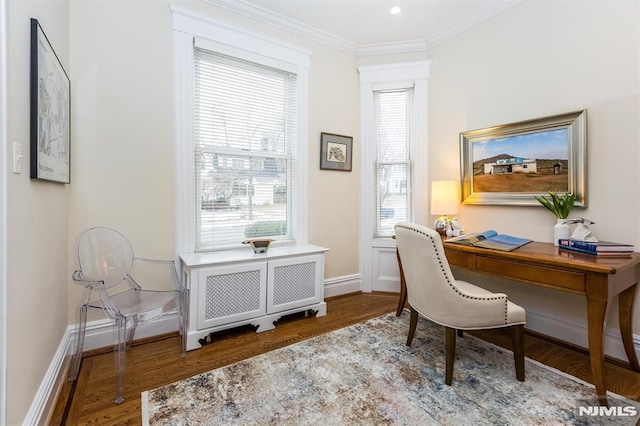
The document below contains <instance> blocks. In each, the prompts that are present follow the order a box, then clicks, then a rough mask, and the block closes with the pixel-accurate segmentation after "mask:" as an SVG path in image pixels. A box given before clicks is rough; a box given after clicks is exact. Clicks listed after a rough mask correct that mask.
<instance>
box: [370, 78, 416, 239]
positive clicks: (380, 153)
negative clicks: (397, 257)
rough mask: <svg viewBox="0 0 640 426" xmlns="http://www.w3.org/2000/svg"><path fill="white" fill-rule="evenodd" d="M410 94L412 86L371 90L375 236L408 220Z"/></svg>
mask: <svg viewBox="0 0 640 426" xmlns="http://www.w3.org/2000/svg"><path fill="white" fill-rule="evenodd" d="M412 96H413V88H407V89H399V90H380V91H374V92H373V105H374V140H375V143H376V152H377V156H376V165H375V168H376V182H375V184H376V188H375V190H376V224H375V230H374V236H375V237H389V236H391V235H393V226H394V225H395V224H396V222H399V221H407V220H411V214H410V212H411V197H410V195H411V155H410V154H411V153H410V148H409V146H410V144H409V138H410V127H409V126H410V120H409V115H410V111H411V102H412Z"/></svg>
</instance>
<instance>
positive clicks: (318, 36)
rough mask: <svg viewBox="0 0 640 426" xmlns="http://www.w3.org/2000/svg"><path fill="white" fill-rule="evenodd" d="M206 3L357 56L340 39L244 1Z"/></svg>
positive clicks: (353, 46) (354, 47) (209, 0)
mask: <svg viewBox="0 0 640 426" xmlns="http://www.w3.org/2000/svg"><path fill="white" fill-rule="evenodd" d="M204 1H205V2H206V3H209V4H212V5H214V6H218V7H221V8H223V9H227V10H230V11H232V12H235V13H237V14H239V15H242V16H245V17H247V18H250V19H253V20H255V21H259V22H262V23H265V24H268V25H271V26H274V27H276V28H280V29H282V30H285V31H289V32H291V33H294V34H297V35H299V36H302V37H305V38H309V39H311V40H315V41H317V42H319V43H322V44H326V45H327V46H331V47H334V48H336V49H339V50H343V51H346V52H348V53H351V54H353V55H357V50H358V46H357V45H356V44H354V43H352V42H350V41H348V40H345V39H343V38H341V37H337V36H335V35H333V34H329V33H328V32H326V31H322V30H319V29H317V28H314V27H312V26H309V25H307V24H303V23H301V22H298V21H296V20H294V19H291V18H287V17H286V16H283V15H280V14H278V13H275V12H271V11H269V10H267V9H264V8H262V7H259V6H256V5H253V4H251V3H247V2H246V1H244V0H204Z"/></svg>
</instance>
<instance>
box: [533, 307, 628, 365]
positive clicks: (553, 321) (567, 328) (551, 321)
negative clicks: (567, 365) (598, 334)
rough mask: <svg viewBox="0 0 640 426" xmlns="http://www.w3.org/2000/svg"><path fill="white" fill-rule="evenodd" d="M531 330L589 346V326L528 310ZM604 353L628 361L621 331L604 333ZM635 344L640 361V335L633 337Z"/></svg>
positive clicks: (582, 345) (581, 345)
mask: <svg viewBox="0 0 640 426" xmlns="http://www.w3.org/2000/svg"><path fill="white" fill-rule="evenodd" d="M525 327H526V328H528V329H529V330H533V331H536V332H538V333H542V334H545V335H547V336H551V337H554V338H556V339H560V340H563V341H565V342H569V343H572V344H574V345H577V346H580V347H582V348H585V349H586V348H587V347H588V346H589V333H588V331H587V324H586V323H585V324H571V323H568V322H566V321H563V320H561V319H558V318H554V317H550V316H549V315H543V314H539V313H536V312H535V311H532V310H531V308H530V307H529V308H528V309H527V325H525ZM603 340H604V353H605V354H606V355H609V356H610V357H613V358H617V359H619V360H622V361H625V362H626V361H628V359H627V354H626V352H625V351H624V345H623V343H622V337H621V336H620V330H619V329H618V328H617V325H616V328H607V329H605V332H604V338H603ZM633 342H634V345H635V348H636V356H637V357H638V359H640V335H637V334H634V335H633Z"/></svg>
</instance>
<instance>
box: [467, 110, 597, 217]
mask: <svg viewBox="0 0 640 426" xmlns="http://www.w3.org/2000/svg"><path fill="white" fill-rule="evenodd" d="M460 161H461V168H460V170H461V179H462V188H461V189H462V191H461V194H462V202H463V204H480V205H482V204H484V205H519V206H534V205H538V206H539V205H540V203H538V201H536V199H535V198H534V195H547V194H548V192H549V191H552V192H557V193H567V192H568V193H572V194H574V195H575V196H576V202H575V205H576V206H578V207H586V206H587V195H586V193H587V174H586V170H587V111H586V110H582V111H575V112H570V113H566V114H560V115H554V116H550V117H544V118H538V119H534V120H527V121H520V122H516V123H511V124H503V125H499V126H494V127H488V128H485V129H478V130H471V131H467V132H462V133H460Z"/></svg>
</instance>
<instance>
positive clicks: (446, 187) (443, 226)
mask: <svg viewBox="0 0 640 426" xmlns="http://www.w3.org/2000/svg"><path fill="white" fill-rule="evenodd" d="M458 190H459V184H458V181H455V180H434V181H433V182H431V214H432V215H438V216H439V217H438V219H436V221H435V223H434V224H433V229H435V230H436V231H438V232H439V233H440V234H442V235H445V234H446V233H447V231H451V217H449V216H448V215H452V216H455V215H457V214H458V206H459V204H460V197H459V196H458Z"/></svg>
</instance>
